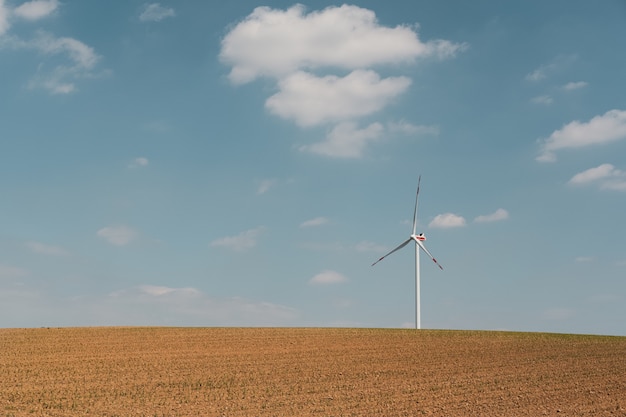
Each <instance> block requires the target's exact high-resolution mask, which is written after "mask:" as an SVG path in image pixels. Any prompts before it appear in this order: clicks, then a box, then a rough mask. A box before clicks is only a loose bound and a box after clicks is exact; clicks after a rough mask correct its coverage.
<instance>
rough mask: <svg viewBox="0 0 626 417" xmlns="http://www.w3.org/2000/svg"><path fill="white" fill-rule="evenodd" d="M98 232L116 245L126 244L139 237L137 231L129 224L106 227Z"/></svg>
mask: <svg viewBox="0 0 626 417" xmlns="http://www.w3.org/2000/svg"><path fill="white" fill-rule="evenodd" d="M96 234H97V235H98V236H99V237H101V238H103V239H104V240H106V241H107V242H109V243H110V244H112V245H116V246H126V245H128V244H129V243H130V242H132V241H133V240H134V239H135V238H136V237H137V232H136V231H135V230H134V229H131V228H130V227H127V226H108V227H104V228H102V229H100V230H98V232H97V233H96Z"/></svg>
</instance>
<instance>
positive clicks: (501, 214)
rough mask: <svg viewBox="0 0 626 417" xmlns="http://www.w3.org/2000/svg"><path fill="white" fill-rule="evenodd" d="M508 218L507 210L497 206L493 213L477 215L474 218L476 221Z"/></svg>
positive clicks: (487, 221) (489, 221)
mask: <svg viewBox="0 0 626 417" xmlns="http://www.w3.org/2000/svg"><path fill="white" fill-rule="evenodd" d="M508 218H509V212H508V211H506V210H505V209H503V208H499V209H498V210H496V211H495V212H494V213H491V214H487V215H484V216H478V217H476V218H475V219H474V222H476V223H491V222H498V221H501V220H506V219H508Z"/></svg>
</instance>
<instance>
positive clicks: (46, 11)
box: [13, 0, 59, 20]
mask: <svg viewBox="0 0 626 417" xmlns="http://www.w3.org/2000/svg"><path fill="white" fill-rule="evenodd" d="M58 6H59V2H58V1H57V0H33V1H27V2H26V3H22V4H21V5H19V6H18V7H16V8H15V9H14V10H13V14H14V15H15V16H17V17H21V18H22V19H26V20H39V19H41V18H44V17H47V16H49V15H50V14H52V12H54V11H55V10H56V9H57V7H58Z"/></svg>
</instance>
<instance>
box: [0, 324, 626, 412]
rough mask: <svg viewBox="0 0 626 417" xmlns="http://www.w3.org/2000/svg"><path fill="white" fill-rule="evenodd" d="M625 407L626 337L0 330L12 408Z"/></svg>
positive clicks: (2, 394) (2, 407) (3, 399)
mask: <svg viewBox="0 0 626 417" xmlns="http://www.w3.org/2000/svg"><path fill="white" fill-rule="evenodd" d="M131 415H132V416H286V417H292V416H416V415H434V416H473V415H489V416H541V415H555V416H556V415H563V416H603V415H606V416H626V338H624V337H602V336H583V335H557V334H541V333H508V332H471V331H434V330H421V331H419V332H416V331H414V330H392V329H315V328H310V329H309V328H302V329H273V328H250V329H242V328H158V327H155V328H140V327H136V328H135V327H129V328H119V327H118V328H115V327H112V328H107V327H98V328H53V329H0V416H2V417H4V416H131Z"/></svg>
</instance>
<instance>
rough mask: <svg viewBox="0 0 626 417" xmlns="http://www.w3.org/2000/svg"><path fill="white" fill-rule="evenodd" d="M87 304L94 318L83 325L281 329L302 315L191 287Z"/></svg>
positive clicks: (154, 288)
mask: <svg viewBox="0 0 626 417" xmlns="http://www.w3.org/2000/svg"><path fill="white" fill-rule="evenodd" d="M85 301H88V303H86V304H87V305H85V306H83V308H81V311H86V312H87V315H89V313H90V312H93V313H92V315H93V316H94V317H93V318H91V319H90V318H89V317H86V319H90V321H88V322H86V323H85V322H82V323H78V324H81V325H94V321H95V324H96V325H97V324H98V323H100V322H101V323H104V324H106V325H112V324H118V325H181V323H183V325H185V326H239V327H240V326H281V325H289V324H291V325H293V324H294V323H295V320H296V319H297V317H298V315H299V313H298V311H297V310H296V309H293V308H291V307H287V306H283V305H280V304H275V303H270V302H267V301H257V300H248V299H245V298H242V297H230V298H216V297H212V296H210V295H209V294H206V293H204V292H202V291H201V290H199V289H196V288H192V287H182V288H176V287H166V286H158V285H140V286H137V287H132V288H127V289H122V290H118V291H114V292H112V293H110V294H109V295H108V296H107V297H106V298H104V299H96V300H93V299H90V300H85Z"/></svg>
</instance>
